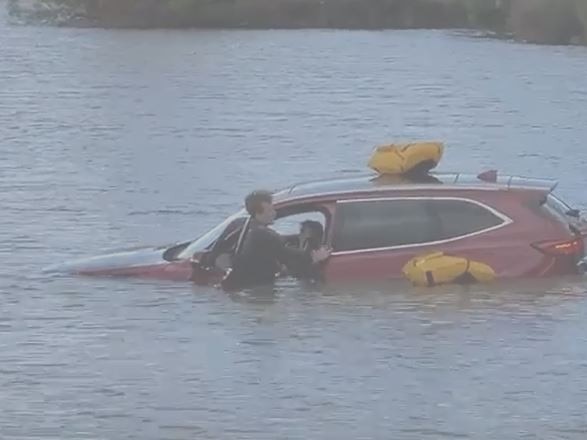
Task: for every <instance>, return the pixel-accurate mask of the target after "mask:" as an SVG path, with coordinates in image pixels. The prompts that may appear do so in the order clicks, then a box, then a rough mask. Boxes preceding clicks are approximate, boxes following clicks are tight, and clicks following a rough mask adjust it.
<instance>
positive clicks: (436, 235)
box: [52, 172, 587, 285]
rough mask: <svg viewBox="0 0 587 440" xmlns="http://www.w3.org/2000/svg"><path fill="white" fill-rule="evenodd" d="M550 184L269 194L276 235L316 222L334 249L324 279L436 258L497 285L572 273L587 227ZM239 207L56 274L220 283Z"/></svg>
mask: <svg viewBox="0 0 587 440" xmlns="http://www.w3.org/2000/svg"><path fill="white" fill-rule="evenodd" d="M555 187H556V182H555V181H552V180H548V179H527V178H520V177H512V176H499V175H498V174H497V173H496V172H487V173H482V174H480V175H478V176H476V175H464V174H456V173H427V174H426V175H425V176H421V177H419V178H407V177H401V176H388V175H365V176H361V177H350V178H342V179H334V180H323V181H316V182H310V183H303V184H298V185H294V186H292V187H291V188H288V189H286V190H283V191H279V192H277V193H275V207H276V210H277V220H276V224H275V228H276V230H277V231H278V232H283V233H284V234H287V233H290V234H291V232H292V231H291V230H287V228H288V227H294V228H295V227H296V225H297V222H292V220H293V219H297V218H301V219H304V218H313V219H316V218H318V219H319V220H320V221H321V222H322V224H323V225H324V229H325V234H324V242H325V244H327V245H330V246H331V247H332V248H333V253H332V255H331V257H330V259H329V260H328V261H327V262H325V264H324V265H323V266H322V269H321V271H322V277H323V280H324V282H327V283H328V282H345V281H350V280H352V281H362V280H365V281H381V280H388V279H400V278H403V277H404V274H403V273H402V268H403V267H404V265H405V264H406V262H408V261H409V260H410V259H412V258H414V257H415V256H418V255H422V254H426V253H430V252H435V251H442V252H444V253H447V254H451V255H458V256H461V257H465V258H469V259H474V260H476V261H480V262H483V263H485V264H487V265H489V266H491V268H492V269H493V270H494V272H495V275H496V278H497V279H512V278H525V277H547V276H558V275H567V274H577V273H579V272H580V271H581V263H582V261H583V259H584V258H585V245H584V239H585V235H587V223H586V222H585V220H583V219H582V218H581V216H580V213H579V212H578V211H577V210H575V209H572V208H571V207H570V206H568V205H567V204H566V203H564V202H563V201H562V200H560V199H559V198H557V197H556V196H555V195H554V194H553V190H554V189H555ZM247 220H248V216H247V214H246V213H245V211H244V210H241V211H239V212H237V213H235V214H234V215H232V216H230V217H228V218H227V219H226V220H224V221H223V222H222V223H220V224H219V225H218V226H216V227H215V228H213V229H212V230H211V231H209V232H208V233H206V234H204V235H202V236H201V237H199V238H198V239H196V240H193V241H187V242H183V243H178V244H174V245H170V246H163V247H152V248H142V249H134V250H131V251H125V252H120V253H116V254H110V255H104V256H99V257H94V258H89V259H86V260H80V261H76V262H73V263H69V264H65V265H61V266H56V267H53V268H52V270H57V271H65V272H68V273H75V274H82V275H93V276H127V277H145V278H160V279H168V280H178V281H192V282H194V283H197V284H203V285H212V284H215V283H218V282H219V281H220V280H221V278H222V277H223V276H224V274H225V271H226V270H227V269H228V268H229V267H230V261H231V254H232V253H233V252H234V250H235V248H236V246H237V242H238V241H239V239H240V238H241V237H242V234H243V232H244V231H246V227H247V224H248V221H247Z"/></svg>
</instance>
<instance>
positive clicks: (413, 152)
mask: <svg viewBox="0 0 587 440" xmlns="http://www.w3.org/2000/svg"><path fill="white" fill-rule="evenodd" d="M443 152H444V145H443V144H442V143H441V142H415V143H408V144H390V145H382V146H379V147H376V148H375V151H374V152H373V155H372V156H371V159H369V167H370V168H372V169H373V170H375V171H376V172H377V173H379V174H410V173H412V174H413V173H422V174H426V173H428V171H430V170H431V169H432V168H434V167H436V166H437V165H438V163H439V162H440V159H441V158H442V153H443Z"/></svg>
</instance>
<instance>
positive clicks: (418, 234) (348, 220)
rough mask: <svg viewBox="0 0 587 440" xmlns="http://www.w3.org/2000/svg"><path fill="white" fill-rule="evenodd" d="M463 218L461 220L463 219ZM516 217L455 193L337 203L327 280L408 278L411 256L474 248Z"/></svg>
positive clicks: (469, 250) (465, 251) (466, 250)
mask: <svg viewBox="0 0 587 440" xmlns="http://www.w3.org/2000/svg"><path fill="white" fill-rule="evenodd" d="M457 220H459V221H457ZM508 221H510V222H511V220H509V219H507V217H505V216H500V215H499V214H498V213H494V212H492V211H491V210H490V209H487V207H483V206H481V205H480V204H478V203H477V202H475V201H474V200H468V199H459V198H454V197H387V198H368V199H355V200H348V201H340V202H338V203H337V205H336V211H335V217H334V224H333V228H332V234H331V241H332V247H333V253H332V256H331V258H330V260H329V262H328V264H327V265H326V266H325V268H324V278H325V280H326V281H345V280H362V279H368V280H384V279H395V278H401V277H403V274H402V268H403V266H404V265H405V264H406V262H407V261H409V260H410V259H411V258H413V257H415V256H417V255H422V254H424V253H427V252H433V251H439V250H444V251H450V250H451V249H459V251H460V252H461V253H463V254H464V255H463V256H466V255H465V254H468V253H470V252H472V251H473V250H474V247H475V242H474V241H472V240H471V238H472V237H476V236H478V235H480V234H484V233H490V232H492V231H494V230H496V229H497V228H500V227H502V226H504V225H506V224H507V222H508Z"/></svg>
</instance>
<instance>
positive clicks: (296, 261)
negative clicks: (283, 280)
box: [221, 191, 330, 290]
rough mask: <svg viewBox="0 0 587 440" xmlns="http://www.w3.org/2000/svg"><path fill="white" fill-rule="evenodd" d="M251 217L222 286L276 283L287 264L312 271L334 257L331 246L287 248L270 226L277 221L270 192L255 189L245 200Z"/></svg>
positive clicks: (232, 286) (236, 286)
mask: <svg viewBox="0 0 587 440" xmlns="http://www.w3.org/2000/svg"><path fill="white" fill-rule="evenodd" d="M245 206H246V209H247V212H248V213H249V215H250V216H251V220H250V222H249V226H248V229H247V231H246V232H245V235H244V237H243V238H242V240H241V243H240V245H239V246H238V247H237V250H236V255H235V256H234V259H233V265H232V268H231V270H229V272H228V273H227V275H226V276H225V278H224V280H223V281H222V283H221V285H222V287H223V288H224V289H226V290H234V289H243V288H248V287H253V286H256V285H264V284H265V285H267V284H272V283H273V282H274V281H275V278H276V276H277V275H278V274H279V273H280V272H282V269H283V266H285V267H295V268H296V269H295V270H296V271H299V270H303V271H310V270H311V268H313V266H314V265H316V264H318V263H320V262H322V261H324V260H326V259H327V258H328V257H329V256H330V249H328V248H326V247H319V248H318V249H314V250H305V249H299V248H298V249H296V248H291V247H287V246H286V245H285V240H284V239H283V238H282V237H281V236H280V235H279V234H278V233H277V232H275V231H274V230H273V229H271V228H269V225H270V224H272V223H273V221H274V220H275V208H274V207H273V197H272V195H271V193H270V192H268V191H254V192H252V193H250V194H249V195H248V196H247V197H246V199H245Z"/></svg>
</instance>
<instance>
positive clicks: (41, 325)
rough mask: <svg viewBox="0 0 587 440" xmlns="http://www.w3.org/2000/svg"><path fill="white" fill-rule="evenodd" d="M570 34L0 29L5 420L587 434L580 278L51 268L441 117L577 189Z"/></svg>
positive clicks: (130, 435)
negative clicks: (461, 282) (218, 281)
mask: <svg viewBox="0 0 587 440" xmlns="http://www.w3.org/2000/svg"><path fill="white" fill-rule="evenodd" d="M585 72H587V50H585V49H581V48H553V47H538V46H524V45H518V44H511V43H507V42H499V41H488V40H480V39H472V38H468V37H466V36H459V35H455V34H451V33H442V32H419V31H405V32H342V31H311V32H301V31H299V32H296V31H283V32H280V31H268V32H253V31H251V32H229V31H206V32H204V31H201V32H197V31H185V32H165V31H144V32H135V31H101V30H67V29H52V28H34V27H8V26H4V25H3V26H2V27H1V28H0V84H1V86H0V152H1V154H0V194H1V200H2V203H1V206H2V220H1V223H0V263H1V264H0V292H1V294H0V298H1V300H2V308H1V310H2V313H1V315H0V390H2V398H1V399H0V437H1V438H3V439H24V438H26V439H49V438H56V439H57V438H59V439H86V438H87V439H90V438H91V439H98V438H99V439H141V440H147V439H194V438H198V439H204V438H213V439H220V438H223V439H224V438H226V439H229V438H230V439H234V438H239V439H241V438H250V439H276V438H284V439H285V438H287V439H309V438H311V439H390V438H393V439H402V440H403V439H423V438H431V439H441V438H470V439H496V440H501V439H554V438H556V439H559V438H564V439H583V438H585V436H586V435H587V416H586V415H585V414H587V379H586V377H587V344H586V339H587V336H585V335H586V334H587V319H586V318H587V289H586V287H585V282H584V280H581V279H563V280H552V281H548V282H543V281H541V282H535V283H514V284H507V285H500V286H497V287H493V288H492V289H491V290H487V289H486V288H480V287H476V288H470V289H462V288H446V289H439V290H436V291H422V290H407V289H405V288H404V287H401V288H398V287H397V286H381V285H379V286H365V287H361V288H357V287H352V288H350V287H349V288H348V289H346V290H339V288H337V289H336V290H335V289H332V288H328V287H324V288H322V289H321V290H319V291H310V290H307V289H304V288H301V287H300V286H298V285H296V284H295V283H294V284H292V283H284V284H282V285H281V286H280V288H279V292H278V293H277V294H276V295H275V296H263V295H262V294H249V295H245V296H233V297H231V296H227V295H225V294H221V293H219V292H217V291H215V290H213V289H200V288H195V287H193V286H191V285H184V284H175V283H163V282H142V281H127V280H95V279H85V278H83V279H80V278H52V277H46V276H44V275H42V274H41V273H40V270H41V269H42V268H43V267H45V266H46V265H48V264H50V263H52V262H55V261H63V260H66V259H70V258H74V257H77V256H82V255H93V254H95V253H98V252H101V251H103V250H105V249H111V248H121V247H126V246H134V245H136V244H143V243H164V242H168V241H175V240H177V239H184V238H191V237H194V236H197V235H198V234H199V233H200V232H201V231H203V230H205V229H207V228H208V227H210V226H212V225H213V224H215V223H216V222H217V221H218V220H220V219H221V218H223V217H225V216H226V215H228V214H230V213H232V212H233V211H234V210H235V209H236V208H237V207H238V206H239V205H240V202H241V199H242V197H243V195H244V194H245V193H246V192H247V191H248V190H250V189H252V188H254V187H257V186H266V187H270V188H274V187H281V186H284V185H288V184H290V183H292V182H294V181H298V180H304V179H307V178H316V177H321V176H323V175H328V176H332V175H337V174H340V173H342V172H354V171H363V170H364V169H365V166H366V165H365V163H366V160H367V157H368V155H369V153H370V152H371V148H372V146H373V145H374V144H376V143H380V142H386V141H389V140H391V139H397V138H400V139H403V138H407V139H413V138H439V139H442V140H444V141H446V142H447V145H448V150H447V155H446V157H445V160H444V162H443V165H442V167H441V169H443V170H466V171H480V170H481V169H485V168H488V167H497V168H499V169H501V170H504V171H505V172H508V173H521V174H531V175H540V176H547V177H559V178H560V181H561V183H560V190H559V192H560V194H561V195H562V196H564V197H565V198H566V199H567V200H568V201H570V202H571V203H573V204H575V205H576V206H578V207H583V208H584V207H586V206H587V197H586V196H585V192H584V185H585V169H586V164H587V148H586V146H585V142H586V139H587V123H586V121H587V80H586V77H585Z"/></svg>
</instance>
